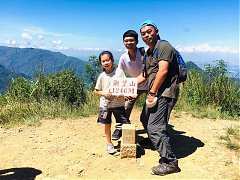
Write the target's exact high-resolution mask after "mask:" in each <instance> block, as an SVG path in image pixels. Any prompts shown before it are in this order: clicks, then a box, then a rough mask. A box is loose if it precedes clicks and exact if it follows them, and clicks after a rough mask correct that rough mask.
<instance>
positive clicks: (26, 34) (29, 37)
mask: <svg viewBox="0 0 240 180" xmlns="http://www.w3.org/2000/svg"><path fill="white" fill-rule="evenodd" d="M21 37H22V38H23V39H25V40H32V36H31V34H29V33H26V32H23V33H22V34H21Z"/></svg>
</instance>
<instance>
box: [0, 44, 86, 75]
mask: <svg viewBox="0 0 240 180" xmlns="http://www.w3.org/2000/svg"><path fill="white" fill-rule="evenodd" d="M86 63H87V62H86V61H83V60H81V59H78V58H75V57H71V56H66V55H64V54H62V53H60V52H52V51H49V50H43V49H35V48H14V47H5V46H0V64H1V65H3V66H4V67H5V68H6V69H8V70H10V71H12V72H15V73H24V74H26V75H27V76H30V77H32V76H33V75H34V73H36V72H38V71H41V72H44V73H46V74H48V73H53V72H58V71H61V70H63V69H72V70H74V71H75V72H76V73H77V74H79V75H81V74H82V73H83V72H84V69H85V68H84V67H85V64H86Z"/></svg>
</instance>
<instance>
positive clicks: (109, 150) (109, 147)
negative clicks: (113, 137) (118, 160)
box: [107, 144, 117, 154]
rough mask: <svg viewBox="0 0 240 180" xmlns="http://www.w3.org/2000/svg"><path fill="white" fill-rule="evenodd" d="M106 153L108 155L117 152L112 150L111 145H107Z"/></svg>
mask: <svg viewBox="0 0 240 180" xmlns="http://www.w3.org/2000/svg"><path fill="white" fill-rule="evenodd" d="M107 152H108V154H115V153H116V152H117V150H116V149H114V146H113V144H107Z"/></svg>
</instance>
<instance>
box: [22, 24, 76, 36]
mask: <svg viewBox="0 0 240 180" xmlns="http://www.w3.org/2000/svg"><path fill="white" fill-rule="evenodd" d="M23 31H24V32H28V33H31V34H33V35H36V34H42V35H47V36H54V37H63V36H72V35H73V34H71V33H57V32H50V31H46V30H44V29H43V28H41V27H35V26H31V27H27V28H25V29H24V30H23Z"/></svg>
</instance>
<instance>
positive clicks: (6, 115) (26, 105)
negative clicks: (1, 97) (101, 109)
mask: <svg viewBox="0 0 240 180" xmlns="http://www.w3.org/2000/svg"><path fill="white" fill-rule="evenodd" d="M98 99H99V97H97V96H96V95H94V94H93V93H92V92H91V93H87V99H86V102H85V103H84V104H83V105H81V106H73V105H69V104H67V103H65V102H64V101H61V100H58V101H56V100H50V99H44V100H41V103H39V102H37V101H34V100H33V101H32V102H14V101H9V102H8V103H7V104H4V105H2V106H0V124H1V125H4V126H14V125H18V124H27V125H34V124H38V123H40V120H41V119H42V118H48V119H54V118H62V119H68V118H79V117H86V116H89V115H91V114H95V113H96V112H97V109H98V103H99V100H98Z"/></svg>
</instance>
